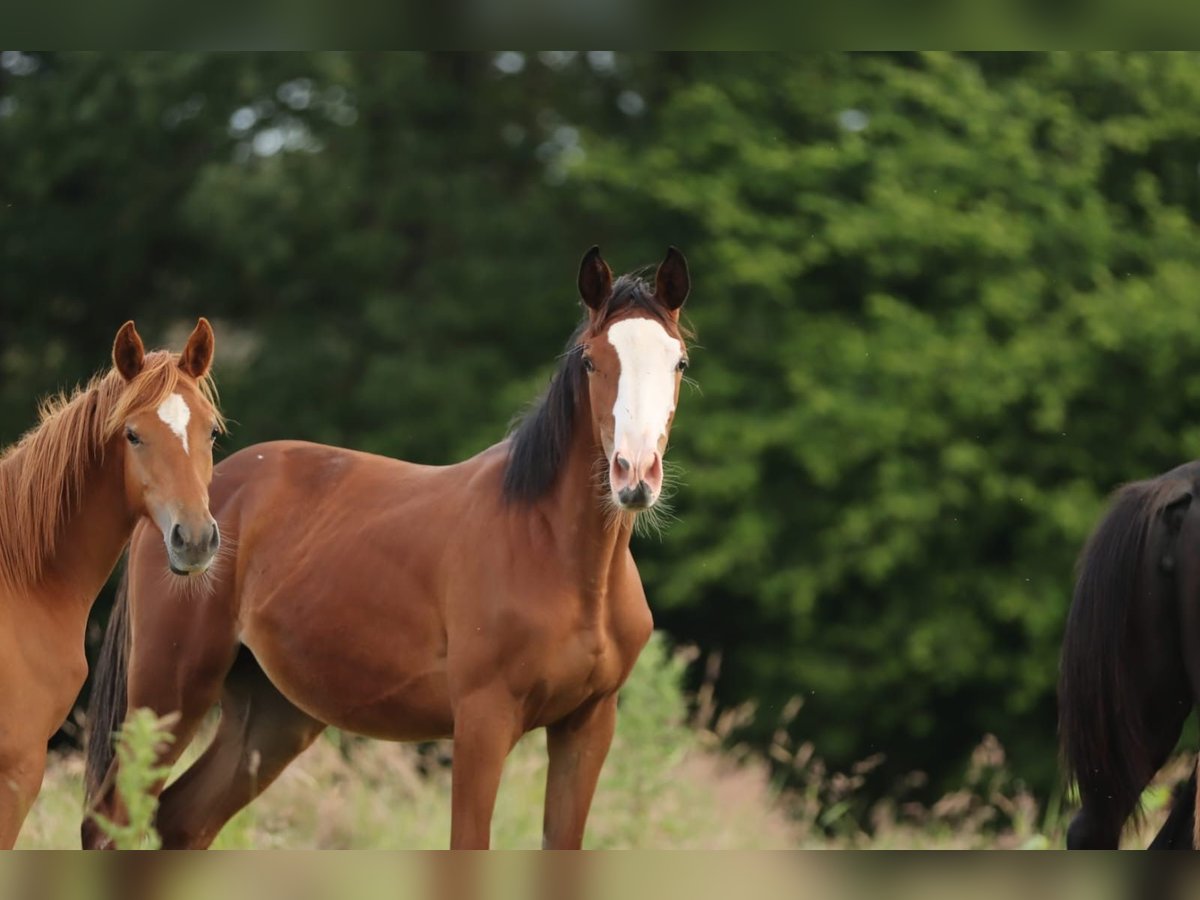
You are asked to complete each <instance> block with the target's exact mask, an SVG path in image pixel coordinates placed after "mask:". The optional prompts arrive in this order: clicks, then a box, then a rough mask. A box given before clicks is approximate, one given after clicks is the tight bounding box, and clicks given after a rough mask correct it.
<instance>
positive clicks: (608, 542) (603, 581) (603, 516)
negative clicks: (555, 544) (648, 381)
mask: <svg viewBox="0 0 1200 900" xmlns="http://www.w3.org/2000/svg"><path fill="white" fill-rule="evenodd" d="M601 455H602V452H601V450H600V449H599V448H598V447H596V445H595V442H594V440H593V439H592V433H591V416H590V415H588V414H587V409H586V406H584V407H583V408H582V409H580V410H579V411H578V413H577V421H576V423H575V430H574V434H573V436H572V440H571V449H570V451H569V453H568V455H567V459H566V462H565V464H564V465H563V469H562V473H561V474H560V476H559V478H558V482H557V484H556V485H555V487H554V489H553V491H552V494H551V497H550V500H551V503H552V509H553V516H554V519H555V532H556V534H558V535H559V536H560V541H561V542H562V552H563V554H564V558H566V559H568V560H569V561H570V565H571V567H572V568H574V569H575V570H576V571H577V574H578V577H579V580H580V584H581V586H582V587H583V589H584V593H585V594H588V593H595V594H597V595H598V596H601V597H602V595H603V594H605V593H606V592H607V590H608V587H609V585H610V583H611V580H612V576H613V575H614V572H615V571H616V570H618V569H619V568H620V567H621V566H623V565H624V562H625V556H626V554H627V552H628V550H629V540H630V537H631V536H632V534H633V525H632V520H631V519H630V518H629V517H628V516H618V515H614V513H613V511H612V509H611V507H610V506H609V502H608V500H607V498H605V496H604V494H603V493H602V492H603V491H605V490H607V489H608V488H607V487H606V486H605V485H604V484H603V482H601V481H599V480H598V479H597V478H596V461H597V459H599V458H600V456H601Z"/></svg>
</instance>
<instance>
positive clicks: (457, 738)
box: [450, 690, 522, 850]
mask: <svg viewBox="0 0 1200 900" xmlns="http://www.w3.org/2000/svg"><path fill="white" fill-rule="evenodd" d="M521 733H522V728H521V725H520V710H519V708H518V706H517V704H516V702H515V701H514V700H513V698H512V696H511V695H510V694H509V693H508V691H507V690H490V691H477V692H476V693H474V694H470V695H467V696H466V697H463V698H461V699H460V700H459V701H458V702H457V703H456V704H455V706H454V762H453V767H452V774H451V789H450V794H451V808H450V849H451V850H486V849H487V848H488V846H489V845H490V844H491V837H492V834H491V832H492V812H493V810H494V809H495V806H496V792H497V791H498V790H499V789H500V775H501V773H502V772H503V771H504V760H505V758H507V756H508V753H509V751H510V750H512V748H513V744H515V743H516V742H517V739H518V738H519V737H520V736H521Z"/></svg>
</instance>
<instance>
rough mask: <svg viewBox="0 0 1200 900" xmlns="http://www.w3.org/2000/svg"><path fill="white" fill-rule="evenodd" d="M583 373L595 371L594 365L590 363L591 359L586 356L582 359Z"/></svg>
mask: <svg viewBox="0 0 1200 900" xmlns="http://www.w3.org/2000/svg"><path fill="white" fill-rule="evenodd" d="M583 371H585V372H595V371H596V365H595V363H593V362H592V361H591V359H590V358H589V357H586V356H585V357H584V358H583Z"/></svg>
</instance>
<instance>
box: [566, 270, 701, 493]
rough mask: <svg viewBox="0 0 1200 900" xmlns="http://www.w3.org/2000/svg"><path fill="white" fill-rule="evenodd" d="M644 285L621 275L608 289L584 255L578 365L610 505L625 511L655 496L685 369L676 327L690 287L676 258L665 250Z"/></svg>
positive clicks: (605, 273) (607, 278) (608, 278)
mask: <svg viewBox="0 0 1200 900" xmlns="http://www.w3.org/2000/svg"><path fill="white" fill-rule="evenodd" d="M647 287H648V286H647V285H646V284H645V283H644V282H643V281H642V280H641V279H640V278H637V277H634V276H628V275H627V276H623V277H622V278H620V279H618V280H617V281H616V283H615V284H614V282H613V277H612V272H611V270H610V269H609V268H608V264H607V263H605V262H604V260H603V259H602V258H601V256H600V250H599V248H597V247H593V248H592V249H591V250H589V251H588V252H587V254H586V255H584V257H583V262H582V263H581V265H580V269H579V293H580V296H581V297H582V298H583V302H584V303H585V304H587V307H588V309H589V310H590V314H589V322H588V325H587V327H586V328H584V329H583V332H582V337H581V338H580V341H579V345H578V352H579V365H580V366H582V367H583V370H584V372H585V373H586V378H587V389H588V395H589V398H590V400H591V410H592V427H593V431H594V434H595V438H596V443H597V445H598V446H600V447H602V448H603V451H604V458H605V461H606V463H607V475H608V484H609V486H610V488H611V490H612V499H613V502H614V503H615V504H616V505H617V506H618V507H620V508H621V509H624V510H630V511H637V510H643V509H649V508H650V507H651V506H653V505H654V504H655V503H656V502H657V501H658V499H659V498H660V497H661V495H662V487H663V454H664V453H665V452H666V449H667V436H668V434H669V432H670V430H671V422H672V421H673V420H674V418H675V405H676V403H677V402H678V400H679V384H680V381H681V380H682V379H683V372H684V370H685V369H686V368H687V365H688V355H687V345H686V344H685V343H684V333H683V331H682V329H681V328H680V324H679V311H680V309H681V308H682V307H683V302H684V301H685V300H686V299H687V295H688V290H689V288H690V280H689V278H688V269H687V262H686V260H684V258H683V254H682V253H680V252H679V251H678V250H676V249H675V248H674V247H672V248H671V249H670V250H668V251H667V257H666V259H664V260H663V262H662V264H661V265H659V267H658V272H657V274H656V275H655V278H654V292H653V293H650V291H649V290H647Z"/></svg>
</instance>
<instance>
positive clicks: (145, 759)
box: [90, 709, 179, 850]
mask: <svg viewBox="0 0 1200 900" xmlns="http://www.w3.org/2000/svg"><path fill="white" fill-rule="evenodd" d="M178 718H179V716H178V714H177V713H171V714H169V715H166V716H157V715H155V714H154V712H153V711H151V710H149V709H136V710H134V711H133V713H132V714H131V715H130V716H129V717H128V718H127V719H126V720H125V724H124V725H123V726H122V727H121V729H120V731H118V732H117V733H116V743H117V761H118V763H119V768H118V770H117V776H116V777H117V794H118V796H119V797H120V799H121V802H122V804H123V805H124V807H125V812H126V824H124V825H122V824H119V823H117V822H114V821H113V820H112V819H109V818H107V817H106V816H103V815H100V814H99V813H96V812H92V813H90V815H91V817H92V819H94V820H95V822H96V824H97V825H99V826H100V829H101V830H102V831H103V832H104V833H105V835H107V836H108V838H109V839H110V840H111V841H112V842H113V846H115V847H116V849H118V850H142V849H145V850H157V849H159V848H160V847H161V846H162V840H161V838H160V837H159V834H158V832H157V831H156V830H155V828H154V814H155V812H157V810H158V796H157V795H156V794H153V793H151V789H152V788H153V787H154V786H155V785H156V784H158V783H159V782H161V781H162V780H163V779H165V778H166V777H167V776H168V775H169V774H170V773H171V768H170V766H160V765H159V764H158V760H159V758H160V756H161V754H162V752H163V750H165V749H166V747H167V745H169V744H170V743H171V742H172V741H174V740H175V735H174V734H172V733H171V726H172V725H173V724H174V723H175V720H176V719H178Z"/></svg>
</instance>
